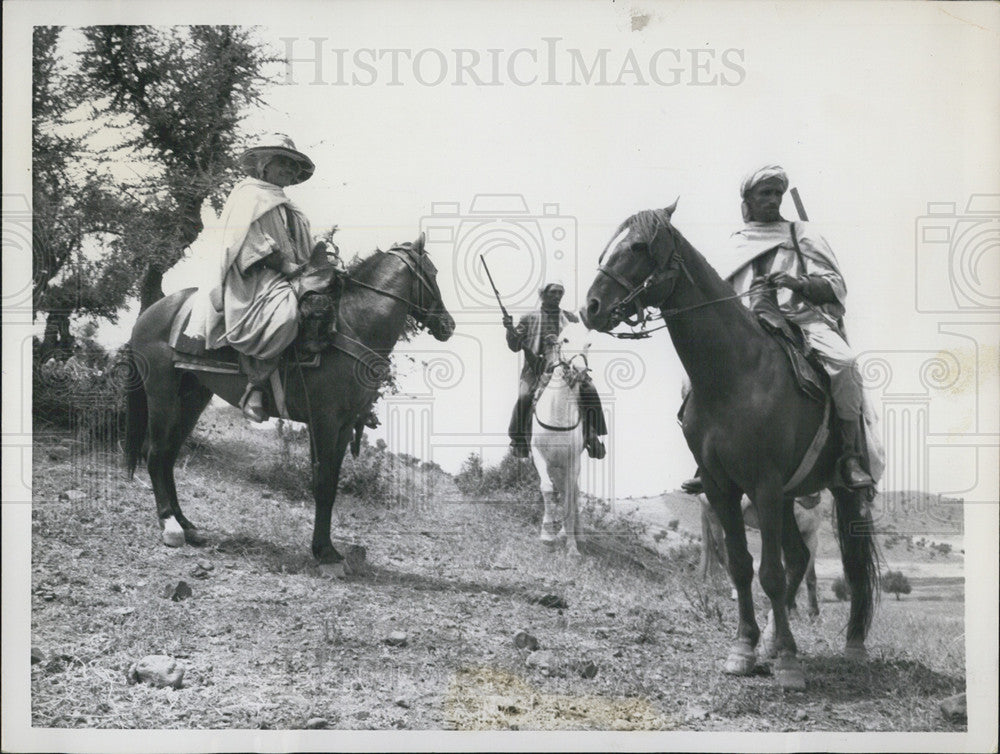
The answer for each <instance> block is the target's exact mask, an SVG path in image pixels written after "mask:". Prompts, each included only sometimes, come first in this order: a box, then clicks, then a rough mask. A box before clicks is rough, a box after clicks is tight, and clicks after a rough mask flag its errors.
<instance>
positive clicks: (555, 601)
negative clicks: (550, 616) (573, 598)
mask: <svg viewBox="0 0 1000 754" xmlns="http://www.w3.org/2000/svg"><path fill="white" fill-rule="evenodd" d="M534 601H535V602H537V603H538V604H539V605H541V606H542V607H551V608H558V609H559V610H562V609H564V608H567V607H569V603H568V602H566V599H565V598H564V597H560V596H559V595H558V594H544V595H542V596H541V597H537V598H536V599H535V600H534Z"/></svg>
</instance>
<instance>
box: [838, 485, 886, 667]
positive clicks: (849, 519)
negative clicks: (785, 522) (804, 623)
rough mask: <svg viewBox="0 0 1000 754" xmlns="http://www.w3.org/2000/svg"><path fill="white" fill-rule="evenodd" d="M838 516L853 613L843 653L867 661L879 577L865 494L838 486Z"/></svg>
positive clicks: (848, 623) (853, 658)
mask: <svg viewBox="0 0 1000 754" xmlns="http://www.w3.org/2000/svg"><path fill="white" fill-rule="evenodd" d="M831 491H832V492H833V497H834V502H835V506H834V510H835V512H836V517H837V538H838V540H839V541H840V558H841V561H842V562H843V564H844V576H845V577H846V579H847V585H848V586H849V587H850V589H851V613H850V617H849V618H848V620H847V645H846V647H845V649H844V656H845V657H846V658H847V659H849V660H858V661H864V660H866V659H867V656H868V653H867V650H866V649H865V635H866V634H867V633H868V627H869V626H870V624H871V620H872V615H873V613H874V609H875V595H876V591H875V590H876V588H877V584H878V578H879V560H878V551H877V550H876V549H875V541H874V539H873V537H872V521H871V514H870V513H869V512H868V510H867V509H866V506H865V505H864V503H863V500H862V495H863V493H861V492H858V491H854V490H848V489H845V488H842V487H840V488H836V489H833V490H831Z"/></svg>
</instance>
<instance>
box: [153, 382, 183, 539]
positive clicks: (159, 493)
mask: <svg viewBox="0 0 1000 754" xmlns="http://www.w3.org/2000/svg"><path fill="white" fill-rule="evenodd" d="M159 366H160V368H159V369H152V368H151V369H150V370H149V372H148V375H147V377H146V380H145V388H146V396H147V400H148V405H149V453H148V456H147V459H146V468H147V470H148V471H149V481H150V483H151V484H152V485H153V497H154V498H155V499H156V514H157V520H158V521H159V523H160V528H161V529H162V535H161V536H162V539H163V543H164V544H165V545H167V547H180V546H181V545H182V544H184V540H185V536H184V529H183V527H182V526H181V524H180V522H179V521H178V520H177V513H178V512H179V511H180V505H179V503H178V502H177V488H176V487H175V485H174V462H175V461H176V460H177V454H178V453H179V452H180V445H181V426H182V421H181V419H182V417H181V397H180V375H179V373H177V372H176V371H175V370H174V369H173V368H172V367H171V366H170V365H169V364H166V365H159Z"/></svg>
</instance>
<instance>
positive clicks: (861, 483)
mask: <svg viewBox="0 0 1000 754" xmlns="http://www.w3.org/2000/svg"><path fill="white" fill-rule="evenodd" d="M852 461H853V463H851V462H852ZM840 478H841V479H842V480H843V482H844V485H845V486H846V487H847V488H848V489H852V490H861V489H864V488H865V487H872V486H874V484H875V480H874V479H872V478H871V476H870V475H869V474H868V472H867V471H865V470H864V469H863V468H862V467H861V461H860V460H859V458H858V457H857V456H856V455H849V456H845V457H844V458H842V459H841V461H840Z"/></svg>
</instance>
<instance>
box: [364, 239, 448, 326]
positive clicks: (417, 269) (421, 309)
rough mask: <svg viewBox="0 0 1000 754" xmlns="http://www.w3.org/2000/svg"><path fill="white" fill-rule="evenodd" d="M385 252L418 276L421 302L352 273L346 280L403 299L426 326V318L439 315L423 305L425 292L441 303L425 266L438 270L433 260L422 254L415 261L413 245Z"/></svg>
mask: <svg viewBox="0 0 1000 754" xmlns="http://www.w3.org/2000/svg"><path fill="white" fill-rule="evenodd" d="M384 253H386V254H391V255H392V256H394V257H396V258H397V259H399V260H400V261H402V262H403V264H405V265H406V268H407V269H408V270H409V271H410V273H411V274H412V275H413V276H414V278H416V280H417V281H418V282H419V283H420V293H419V296H418V298H419V299H420V303H417V302H414V301H411V300H410V299H408V298H406V297H405V296H400V295H398V294H396V293H393V292H391V291H387V290H385V289H384V288H379V287H378V286H375V285H371V284H370V283H365V282H364V281H361V280H358V279H357V278H354V277H351V276H350V275H348V276H347V277H346V278H345V281H346V282H347V283H349V284H351V285H357V286H359V287H361V288H367V289H368V290H370V291H374V292H375V293H379V294H381V295H383V296H387V297H388V298H391V299H395V300H396V301H401V302H402V303H404V304H406V305H407V307H409V309H410V314H411V315H413V317H414V319H416V320H417V323H418V325H420V326H421V327H425V326H426V322H425V321H426V320H428V319H430V318H431V317H437V316H439V315H438V313H437V312H435V311H432V310H431V309H430V308H429V307H426V306H424V305H423V301H424V294H425V292H426V293H429V294H430V296H431V297H432V298H433V299H434V300H435V303H440V297H439V296H438V295H437V294H436V293H435V287H434V285H433V283H431V281H430V279H429V277H428V275H427V273H426V271H425V267H427V266H430V267H431V269H432V272H437V270H436V269H434V264H433V262H431V261H430V260H429V259H427V258H426V256H421V257H420V261H419V262H418V261H415V260H414V259H413V257H412V254H413V247H412V246H393V247H392V248H391V249H389V250H388V251H386V252H384Z"/></svg>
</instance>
